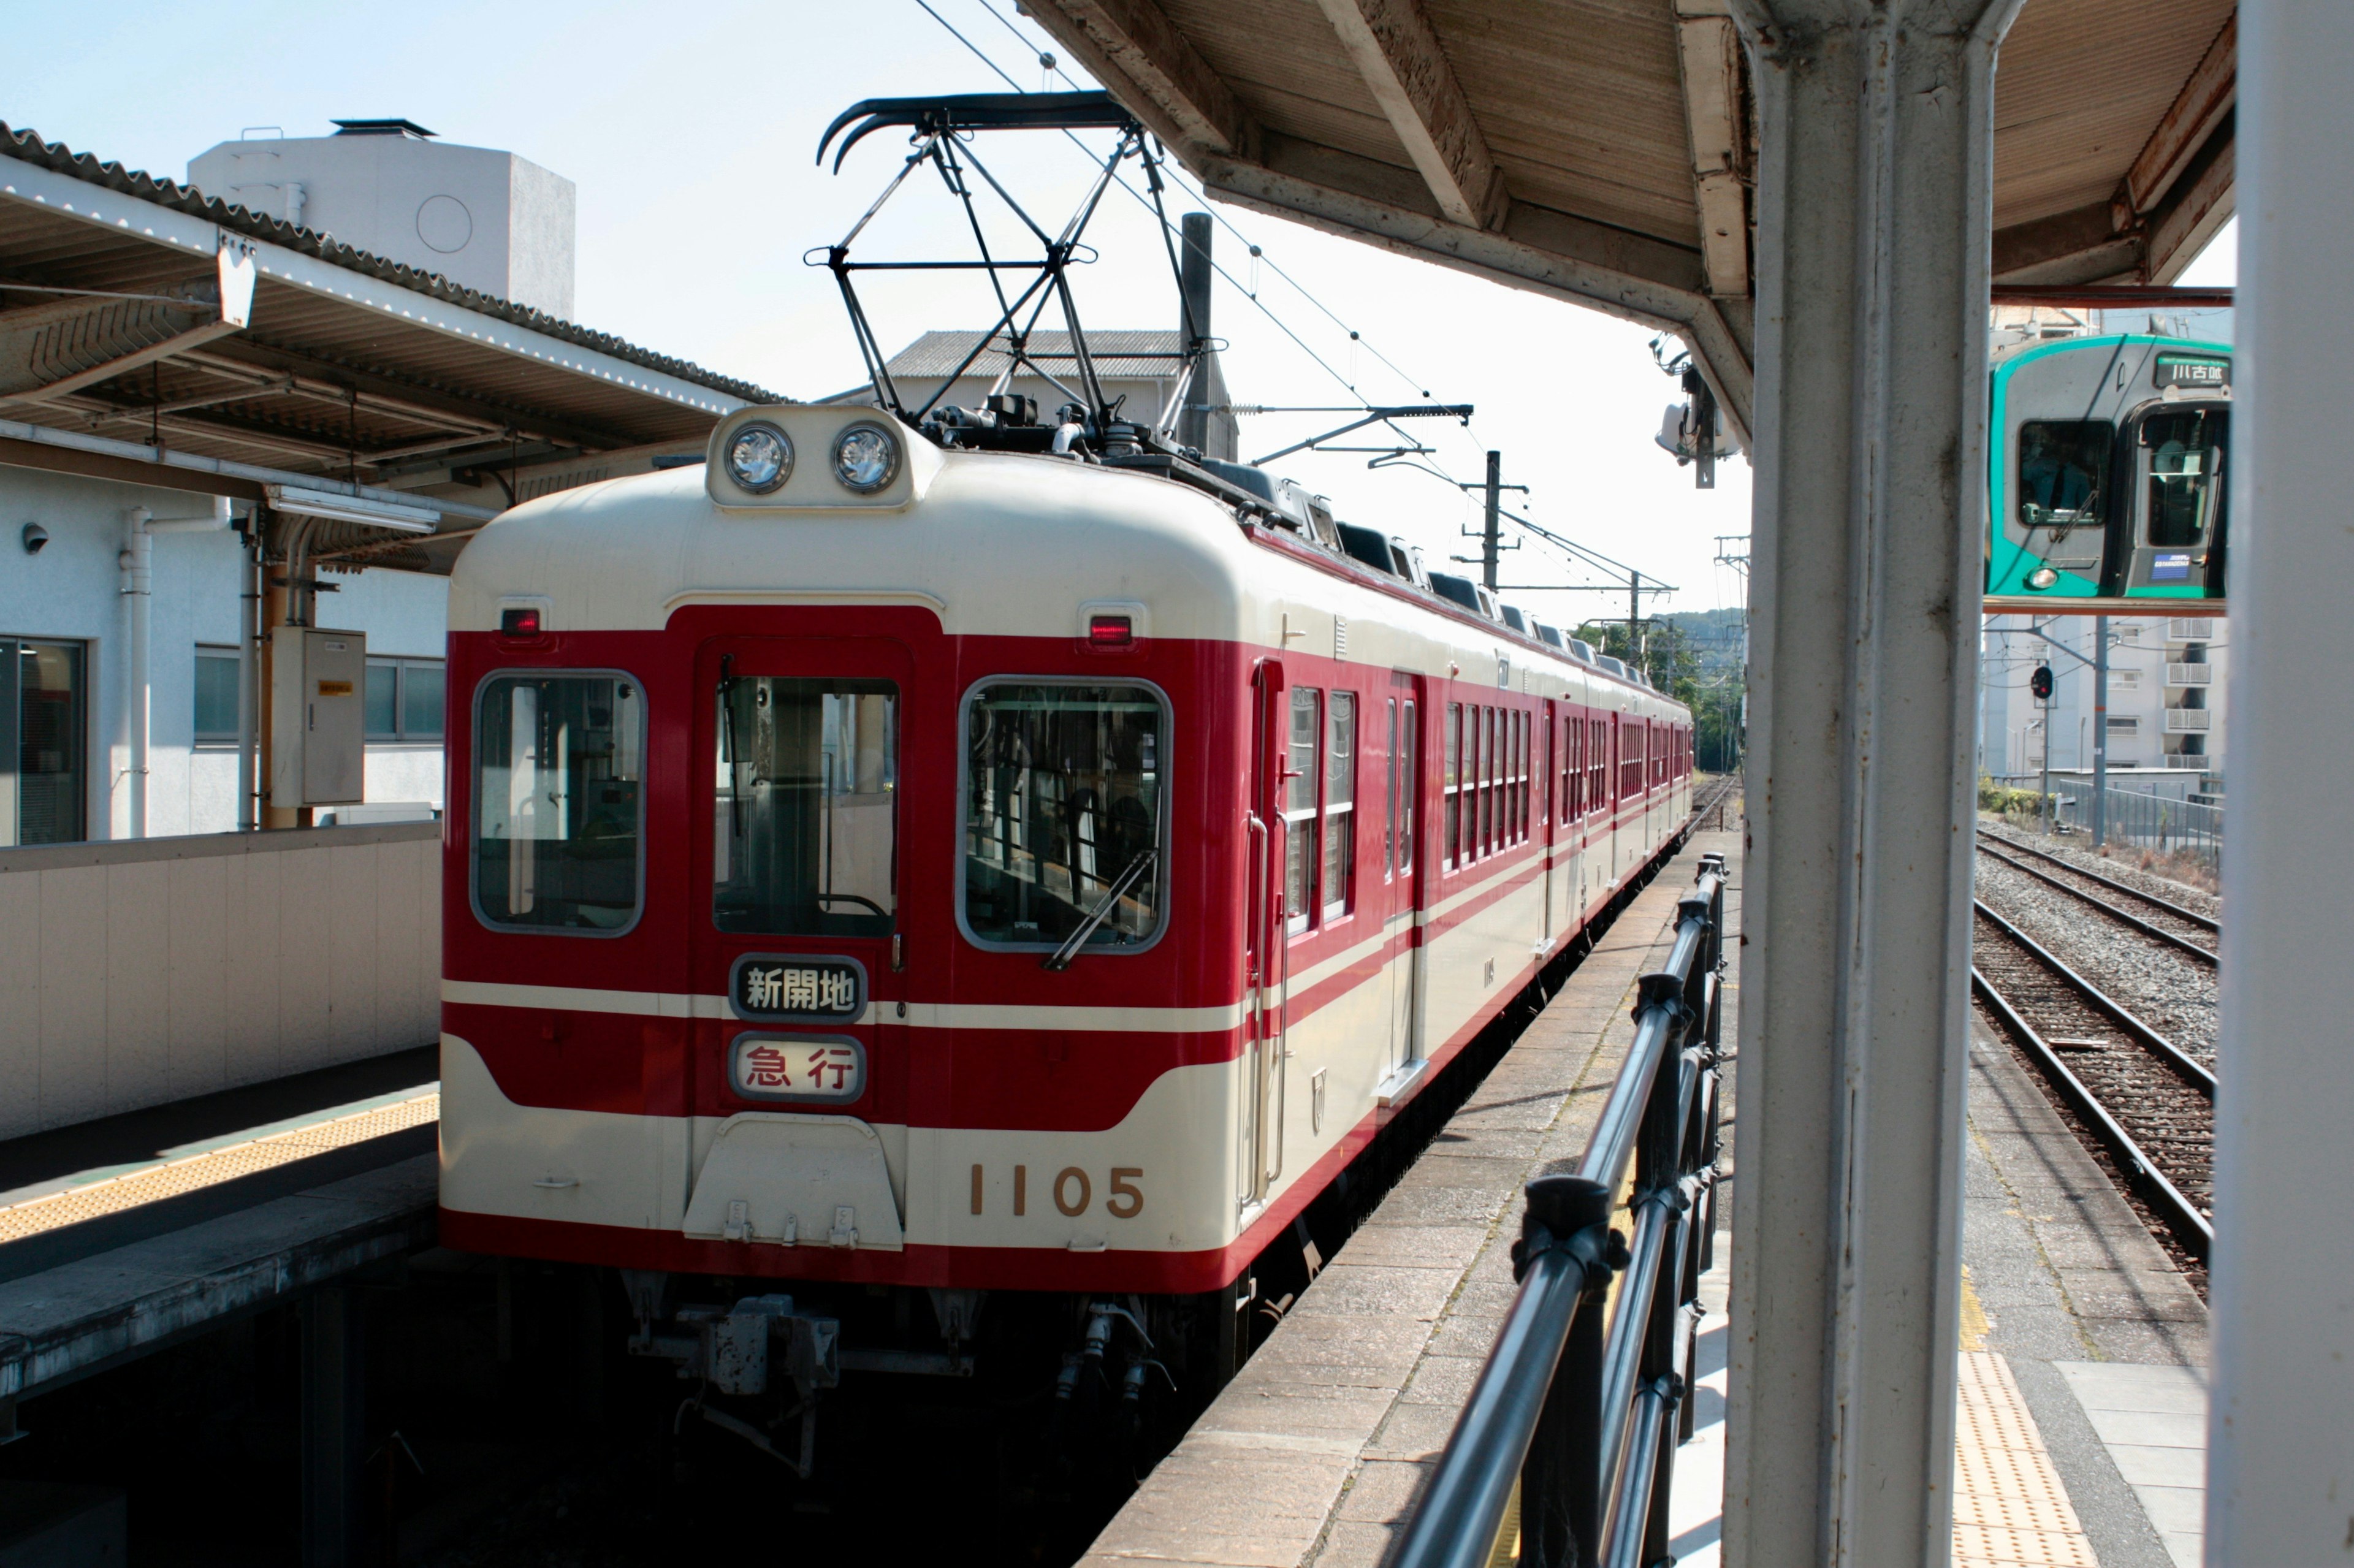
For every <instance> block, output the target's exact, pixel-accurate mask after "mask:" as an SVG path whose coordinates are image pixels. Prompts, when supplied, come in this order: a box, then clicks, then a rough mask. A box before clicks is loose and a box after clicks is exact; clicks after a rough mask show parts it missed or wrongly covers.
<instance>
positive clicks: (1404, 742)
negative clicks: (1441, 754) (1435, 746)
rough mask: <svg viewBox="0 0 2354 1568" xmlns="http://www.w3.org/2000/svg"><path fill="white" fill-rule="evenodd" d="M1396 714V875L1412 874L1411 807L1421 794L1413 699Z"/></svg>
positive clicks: (1412, 810)
mask: <svg viewBox="0 0 2354 1568" xmlns="http://www.w3.org/2000/svg"><path fill="white" fill-rule="evenodd" d="M1402 706H1403V709H1404V711H1403V712H1401V713H1400V714H1399V715H1398V743H1397V758H1398V787H1399V788H1398V838H1397V870H1398V874H1399V875H1400V876H1412V875H1413V874H1414V807H1415V802H1416V800H1418V799H1420V798H1421V795H1422V773H1421V770H1420V769H1419V768H1416V766H1415V761H1416V758H1418V757H1420V756H1421V755H1422V754H1421V753H1420V752H1418V751H1416V749H1415V745H1414V715H1415V702H1414V699H1413V698H1411V697H1408V698H1407V699H1406V700H1405V703H1404V704H1403V705H1402Z"/></svg>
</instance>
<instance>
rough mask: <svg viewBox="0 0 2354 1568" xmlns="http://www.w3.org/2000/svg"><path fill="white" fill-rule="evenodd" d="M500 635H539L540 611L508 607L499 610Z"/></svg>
mask: <svg viewBox="0 0 2354 1568" xmlns="http://www.w3.org/2000/svg"><path fill="white" fill-rule="evenodd" d="M499 635H500V636H502V637H536V636H538V635H539V611H537V610H536V609H507V610H502V611H500V612H499Z"/></svg>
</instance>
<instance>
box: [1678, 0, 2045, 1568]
mask: <svg viewBox="0 0 2354 1568" xmlns="http://www.w3.org/2000/svg"><path fill="white" fill-rule="evenodd" d="M2018 5H2019V0H1882V3H1880V4H1865V3H1863V0H1847V3H1842V0H1737V3H1736V4H1735V5H1734V11H1735V12H1736V14H1737V15H1738V17H1739V19H1740V21H1741V22H1742V25H1743V28H1744V35H1745V37H1746V40H1747V42H1748V45H1749V48H1750V49H1751V51H1752V61H1753V65H1754V66H1755V82H1756V87H1757V93H1758V114H1759V124H1760V131H1761V145H1760V154H1761V157H1760V165H1759V175H1758V190H1757V233H1756V272H1757V290H1758V295H1757V300H1758V310H1757V412H1758V420H1757V432H1756V433H1757V440H1756V446H1755V453H1756V481H1755V496H1756V500H1755V524H1754V531H1753V536H1752V551H1753V555H1754V562H1755V565H1754V577H1753V584H1754V588H1755V604H1754V612H1753V618H1752V629H1753V630H1752V653H1753V662H1752V664H1751V672H1752V674H1751V684H1750V697H1751V706H1750V726H1751V732H1750V733H1751V742H1750V747H1749V758H1748V762H1749V778H1750V784H1749V798H1748V803H1749V819H1750V838H1749V849H1748V866H1747V886H1748V888H1749V894H1748V896H1747V899H1746V900H1745V902H1744V908H1743V925H1744V934H1743V938H1742V940H1743V943H1744V948H1745V949H1746V950H1745V952H1744V958H1743V962H1742V978H1743V982H1744V983H1743V989H1742V994H1741V1039H1742V1042H1743V1045H1742V1051H1741V1054H1740V1065H1739V1072H1740V1075H1741V1076H1740V1089H1739V1097H1740V1105H1741V1166H1740V1174H1739V1179H1738V1180H1737V1181H1736V1182H1735V1184H1734V1214H1735V1217H1734V1230H1735V1234H1737V1235H1738V1236H1739V1237H1740V1242H1739V1245H1738V1246H1737V1247H1736V1248H1735V1249H1734V1257H1733V1268H1734V1280H1733V1314H1734V1332H1733V1336H1732V1340H1733V1352H1732V1379H1731V1391H1730V1408H1729V1412H1728V1417H1729V1427H1728V1433H1727V1436H1728V1445H1729V1446H1728V1453H1727V1459H1726V1476H1725V1527H1726V1530H1725V1542H1726V1561H1727V1563H1730V1564H1733V1565H1734V1568H1796V1565H1798V1564H1806V1563H1825V1564H1840V1565H1842V1568H1893V1565H1896V1564H1908V1563H1909V1564H1916V1565H1923V1568H1925V1565H1928V1564H1937V1565H1940V1568H1942V1565H1943V1564H1944V1563H1946V1559H1947V1554H1948V1552H1949V1549H1950V1545H1951V1520H1952V1499H1951V1488H1950V1485H1949V1480H1950V1478H1951V1476H1952V1473H1953V1464H1954V1458H1953V1455H1954V1448H1953V1440H1954V1435H1953V1421H1954V1414H1953V1412H1954V1375H1955V1367H1954V1354H1955V1340H1956V1328H1957V1317H1958V1313H1959V1298H1960V1284H1961V1250H1960V1242H1961V1202H1960V1198H1961V1169H1962V1142H1961V1139H1962V1086H1963V1071H1964V1056H1965V1039H1966V1036H1965V1027H1966V1022H1967V1007H1968V987H1967V976H1968V952H1969V936H1970V927H1969V898H1968V895H1969V881H1970V837H1971V835H1970V831H1969V829H1970V821H1971V818H1970V804H1971V783H1972V780H1971V777H1970V761H1971V756H1970V743H1971V736H1972V733H1973V725H1972V708H1973V706H1974V701H1975V695H1976V690H1977V638H1978V596H1979V564H1978V556H1979V549H1980V546H1979V544H1978V526H1979V518H1980V509H1981V507H1982V506H1983V504H1984V488H1983V486H1984V479H1983V474H1984V466H1985V423H1986V364H1987V351H1988V272H1989V251H1990V247H1991V236H1992V228H1991V223H1990V211H1991V207H1992V190H1991V179H1990V171H1991V165H1992V163H1993V108H1994V91H1993V90H1994V64H1995V52H1996V48H1997V46H1998V45H1999V42H2000V40H2001V37H2002V35H2003V33H2004V31H2005V29H2006V28H2007V27H2008V26H2009V22H2010V18H2011V17H2012V16H2013V15H2014V14H2015V13H2016V11H2017V9H2018Z"/></svg>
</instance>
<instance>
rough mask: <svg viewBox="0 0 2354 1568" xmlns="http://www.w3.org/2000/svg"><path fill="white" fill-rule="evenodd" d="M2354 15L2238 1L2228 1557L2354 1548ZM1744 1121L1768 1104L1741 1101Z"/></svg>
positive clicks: (2217, 1505)
mask: <svg viewBox="0 0 2354 1568" xmlns="http://www.w3.org/2000/svg"><path fill="white" fill-rule="evenodd" d="M2349 80H2354V7H2349V6H2346V5H2312V4H2309V3H2307V0H2249V3H2248V4H2246V5H2243V6H2242V7H2241V12H2240V104H2239V116H2240V118H2239V132H2238V134H2239V175H2238V177H2239V179H2240V182H2241V185H2240V199H2239V204H2238V205H2239V211H2240V214H2241V218H2240V276H2239V286H2240V292H2239V295H2238V298H2239V301H2240V311H2239V323H2238V326H2239V346H2240V348H2241V350H2242V353H2241V355H2240V356H2239V363H2240V364H2242V365H2244V366H2246V367H2247V369H2246V373H2245V375H2244V376H2243V377H2242V382H2241V385H2240V386H2239V387H2234V388H2233V389H2232V390H2233V397H2232V401H2233V402H2234V403H2235V404H2236V405H2237V406H2238V411H2237V413H2236V414H2235V416H2234V419H2233V424H2234V427H2235V429H2234V430H2233V436H2234V438H2235V440H2236V443H2237V446H2238V450H2236V451H2235V452H2234V453H2233V454H2232V458H2233V463H2234V469H2235V472H2236V477H2235V478H2234V479H2233V480H2232V561H2231V588H2230V597H2231V642H2232V669H2231V674H2230V680H2231V714H2232V745H2231V755H2230V757H2229V758H2227V762H2228V764H2229V766H2230V768H2231V797H2230V799H2231V804H2230V807H2229V808H2228V809H2229V811H2230V813H2231V819H2232V827H2231V843H2230V846H2229V848H2228V849H2227V850H2226V851H2225V853H2224V855H2223V907H2224V908H2225V909H2226V910H2228V911H2230V916H2229V918H2227V919H2226V920H2225V921H2224V923H2223V969H2222V975H2223V992H2222V1018H2221V1028H2220V1031H2219V1033H2218V1037H2217V1040H2216V1046H2215V1062H2216V1070H2217V1072H2218V1074H2219V1075H2220V1076H2221V1085H2220V1086H2219V1087H2218V1090H2217V1093H2216V1100H2215V1173H2216V1174H2215V1256H2214V1262H2213V1270H2212V1272H2211V1275H2210V1277H2211V1279H2212V1280H2213V1281H2214V1297H2213V1308H2214V1312H2213V1317H2212V1330H2211V1332H2212V1335H2213V1339H2212V1341H2211V1343H2212V1345H2213V1353H2214V1372H2213V1376H2214V1384H2213V1393H2212V1398H2211V1403H2210V1405H2209V1415H2208V1438H2207V1442H2208V1450H2207V1454H2208V1458H2207V1561H2208V1562H2209V1563H2217V1564H2221V1563H2232V1564H2248V1563H2344V1562H2347V1561H2349V1560H2354V1545H2349V1542H2354V1440H2349V1434H2354V1268H2349V1266H2348V1262H2347V1260H2348V1259H2349V1258H2354V1204H2350V1203H2349V1202H2347V1194H2348V1193H2349V1192H2354V1139H2349V1138H2348V1137H2347V1136H2346V1129H2347V1128H2348V1127H2349V1125H2354V1052H2349V1050H2348V1049H2347V1039H2346V986H2345V980H2344V975H2345V969H2346V931H2345V926H2344V923H2343V921H2341V920H2339V919H2338V918H2336V917H2335V914H2334V912H2335V911H2336V910H2338V908H2339V907H2340V906H2342V905H2343V903H2344V902H2345V893H2346V887H2347V885H2348V883H2349V880H2354V841H2349V839H2348V838H2347V836H2346V834H2345V833H2343V832H2338V831H2337V830H2336V828H2335V827H2334V825H2333V824H2334V823H2335V821H2336V820H2337V818H2338V815H2339V811H2338V807H2337V804H2336V797H2337V796H2338V793H2339V792H2340V789H2341V786H2342V781H2343V780H2344V779H2345V778H2346V772H2347V768H2348V766H2349V763H2354V690H2349V687H2348V684H2347V681H2346V668H2347V662H2348V660H2347V644H2346V637H2345V621H2346V605H2345V595H2346V585H2347V584H2348V583H2349V582H2354V533H2349V530H2348V528H2347V525H2346V523H2347V507H2346V486H2345V480H2344V476H2343V475H2342V473H2341V472H2340V471H2339V468H2340V465H2339V464H2338V461H2337V458H2338V450H2339V448H2340V446H2341V445H2342V443H2343V438H2342V436H2341V435H2340V434H2339V433H2338V429H2337V426H2338V423H2339V421H2338V419H2336V418H2333V415H2334V413H2335V411H2336V410H2337V409H2338V408H2340V407H2341V406H2342V404H2343V401H2344V397H2345V384H2346V366H2347V364H2348V362H2349V358H2354V314H2349V311H2348V308H2347V306H2348V301H2349V296H2354V208H2349V207H2348V205H2347V203H2346V201H2345V200H2344V199H2343V198H2344V193H2345V190H2346V185H2347V175H2346V157H2345V149H2346V145H2347V143H2348V142H2349V140H2354V96H2349V93H2348V91H2347V86H2346V84H2347V83H2348V81H2349ZM1743 1108H1744V1111H1745V1110H1746V1109H1747V1107H1745V1106H1744V1107H1743Z"/></svg>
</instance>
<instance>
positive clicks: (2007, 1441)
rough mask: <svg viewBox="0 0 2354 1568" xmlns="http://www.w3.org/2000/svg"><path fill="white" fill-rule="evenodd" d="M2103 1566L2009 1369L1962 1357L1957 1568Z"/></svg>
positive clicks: (1985, 1354) (1993, 1358) (1987, 1357)
mask: <svg viewBox="0 0 2354 1568" xmlns="http://www.w3.org/2000/svg"><path fill="white" fill-rule="evenodd" d="M2022 1564H2036V1565H2039V1568H2048V1565H2053V1564H2057V1565H2061V1568H2098V1560H2097V1559H2095V1558H2094V1555H2093V1544H2092V1542H2090V1541H2088V1540H2086V1539H2085V1536H2084V1526H2083V1525H2082V1524H2080V1523H2079V1522H2078V1521H2077V1519H2076V1510H2074V1509H2073V1508H2072V1507H2071V1506H2069V1502H2068V1489H2067V1488H2065V1487H2063V1486H2062V1485H2061V1484H2060V1473H2059V1472H2058V1471H2057V1470H2055V1469H2053V1468H2052V1456H2051V1455H2050V1454H2049V1453H2048V1452H2046V1451H2045V1449H2044V1446H2043V1437H2042V1435H2041V1433H2039V1432H2038V1431H2037V1430H2036V1429H2035V1417H2033V1416H2032V1415H2031V1414H2028V1412H2027V1404H2026V1402H2025V1401H2024V1400H2022V1399H2020V1396H2019V1385H2018V1384H2017V1383H2014V1382H2012V1381H2011V1376H2010V1365H2009V1362H2007V1361H2004V1360H2003V1359H2002V1357H2001V1356H2000V1355H1999V1354H1998V1353H1996V1352H1995V1351H1976V1350H1966V1351H1962V1353H1961V1397H1960V1399H1959V1400H1957V1401H1956V1404H1955V1408H1954V1568H1997V1565H1999V1568H2020V1565H2022Z"/></svg>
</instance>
